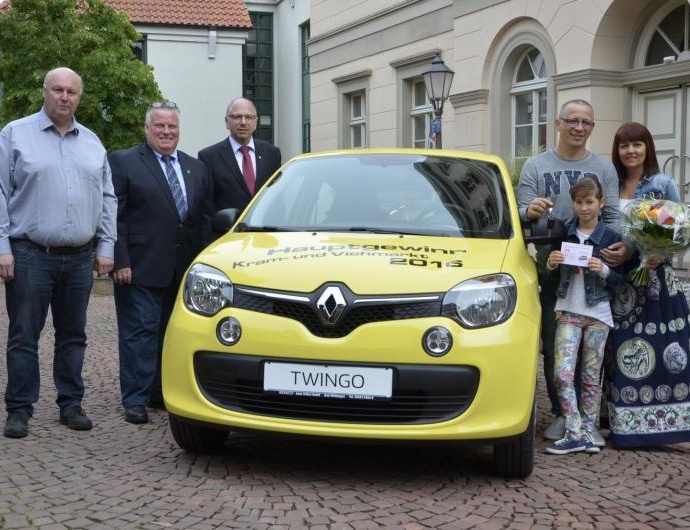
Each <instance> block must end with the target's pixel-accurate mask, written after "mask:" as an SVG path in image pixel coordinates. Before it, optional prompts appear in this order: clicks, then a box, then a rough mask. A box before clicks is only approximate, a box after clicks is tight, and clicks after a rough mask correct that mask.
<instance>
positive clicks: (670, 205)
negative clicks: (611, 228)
mask: <svg viewBox="0 0 690 530" xmlns="http://www.w3.org/2000/svg"><path fill="white" fill-rule="evenodd" d="M621 228H622V229H623V235H624V237H625V238H627V239H628V240H630V241H632V242H633V243H634V244H635V245H636V246H637V248H638V249H639V251H640V265H639V267H637V268H635V269H634V270H632V271H631V272H630V278H631V279H632V281H633V283H634V284H635V285H649V281H650V280H649V274H650V273H649V267H648V266H647V265H648V263H649V262H652V263H655V262H658V261H661V260H667V259H669V258H670V257H671V256H673V255H674V254H677V253H679V252H683V251H685V250H686V249H687V248H688V247H690V208H688V207H687V206H685V205H684V204H680V203H677V202H673V201H667V200H662V199H635V200H633V201H631V202H630V203H629V204H628V205H627V207H626V208H625V210H624V211H623V214H622V219H621Z"/></svg>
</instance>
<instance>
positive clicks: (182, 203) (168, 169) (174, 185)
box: [161, 155, 187, 219]
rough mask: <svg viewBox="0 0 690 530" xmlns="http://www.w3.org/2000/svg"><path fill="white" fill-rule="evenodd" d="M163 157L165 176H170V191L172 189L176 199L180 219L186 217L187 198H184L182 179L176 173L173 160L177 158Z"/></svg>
mask: <svg viewBox="0 0 690 530" xmlns="http://www.w3.org/2000/svg"><path fill="white" fill-rule="evenodd" d="M161 159H162V160H163V163H164V164H165V176H166V177H167V178H168V184H169V185H170V191H172V196H173V199H174V200H175V206H176V207H177V213H179V214H180V219H184V218H185V216H186V215H187V200H186V199H185V198H184V193H182V187H181V186H180V181H179V179H178V178H177V173H175V168H174V167H173V165H172V162H173V160H175V158H174V157H172V156H165V155H163V156H162V157H161Z"/></svg>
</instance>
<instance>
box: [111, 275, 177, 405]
mask: <svg viewBox="0 0 690 530" xmlns="http://www.w3.org/2000/svg"><path fill="white" fill-rule="evenodd" d="M165 291H166V289H155V288H149V287H140V286H138V285H115V287H114V290H113V292H114V295H115V311H116V313H117V330H118V347H119V350H120V393H121V397H122V405H123V406H125V407H133V406H146V404H147V403H148V401H149V397H150V394H151V389H152V387H153V385H154V384H155V382H156V380H157V374H158V372H159V366H158V364H159V350H160V342H161V341H160V333H161V332H160V328H161V312H162V307H163V300H164V297H165Z"/></svg>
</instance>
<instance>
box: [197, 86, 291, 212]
mask: <svg viewBox="0 0 690 530" xmlns="http://www.w3.org/2000/svg"><path fill="white" fill-rule="evenodd" d="M256 125H257V113H256V107H255V106H254V103H252V102H251V101H250V100H248V99H245V98H237V99H234V100H232V101H231V102H230V105H228V108H227V111H226V113H225V126H226V127H227V129H228V130H229V131H230V135H229V136H228V138H225V139H224V140H222V141H220V142H218V143H217V144H214V145H211V146H209V147H206V148H204V149H202V150H201V151H199V160H201V161H203V162H205V163H206V166H207V167H208V170H209V173H210V174H211V177H212V179H213V194H214V196H213V200H214V204H215V208H216V211H217V210H221V209H223V208H237V209H238V210H240V212H241V211H242V210H244V209H245V208H246V206H247V204H248V203H249V201H250V200H251V198H252V197H253V196H254V194H255V193H256V192H257V191H258V190H259V189H261V186H263V185H264V184H265V183H266V181H267V180H268V178H269V177H270V176H271V175H272V174H273V173H275V172H276V171H277V169H278V168H279V167H280V164H281V154H280V149H278V148H277V147H276V146H274V145H272V144H270V143H268V142H264V141H262V140H258V139H255V138H254V137H253V134H254V131H255V130H256ZM244 146H247V147H248V148H249V149H248V153H247V155H246V156H248V159H245V158H244V156H243V153H242V150H243V149H244ZM244 160H246V162H244ZM243 162H244V163H243ZM249 162H251V166H252V167H251V168H247V166H246V164H248V163H249ZM243 165H244V167H245V168H246V169H247V170H245V171H243ZM248 171H253V172H254V173H253V175H251V174H249V175H248V174H246V173H247V172H248ZM252 180H253V182H252Z"/></svg>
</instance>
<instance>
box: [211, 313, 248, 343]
mask: <svg viewBox="0 0 690 530" xmlns="http://www.w3.org/2000/svg"><path fill="white" fill-rule="evenodd" d="M216 336H217V337H218V340H219V341H220V342H221V343H222V344H225V345H226V346H233V345H234V344H237V341H239V340H240V337H241V336H242V326H240V323H239V321H238V320H237V319H236V318H233V317H227V318H224V319H223V320H221V321H220V322H219V323H218V327H217V328H216Z"/></svg>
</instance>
